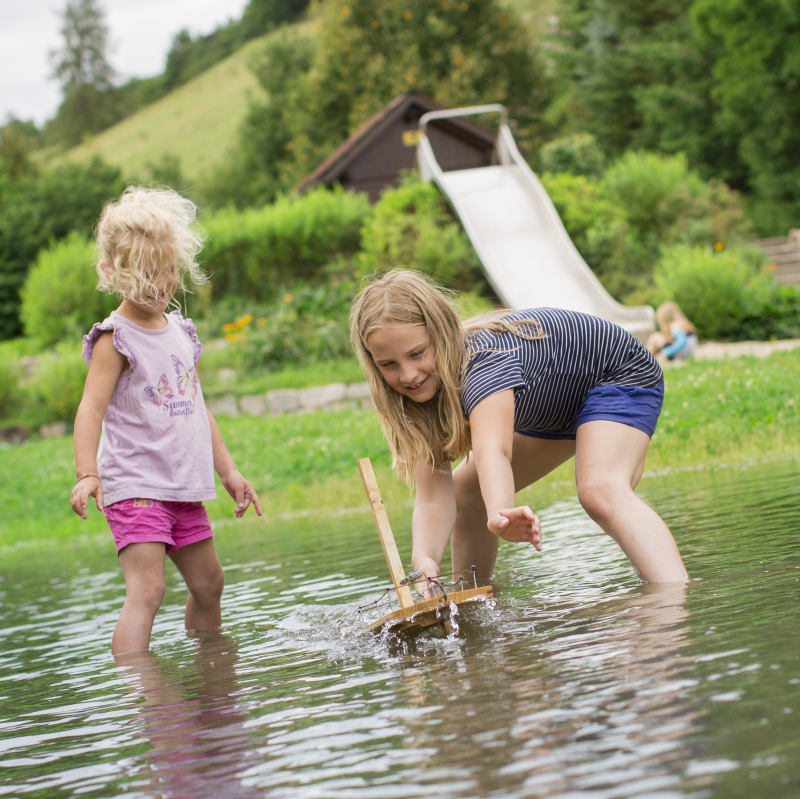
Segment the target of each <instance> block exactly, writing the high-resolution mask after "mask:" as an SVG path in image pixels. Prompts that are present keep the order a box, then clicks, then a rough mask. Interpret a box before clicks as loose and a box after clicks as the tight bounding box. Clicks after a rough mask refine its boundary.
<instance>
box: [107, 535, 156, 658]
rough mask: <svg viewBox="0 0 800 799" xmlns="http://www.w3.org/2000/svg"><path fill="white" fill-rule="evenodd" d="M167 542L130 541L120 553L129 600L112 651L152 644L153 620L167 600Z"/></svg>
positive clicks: (126, 593)
mask: <svg viewBox="0 0 800 799" xmlns="http://www.w3.org/2000/svg"><path fill="white" fill-rule="evenodd" d="M165 549H166V547H165V546H164V544H160V543H157V542H147V543H142V544H129V545H128V546H126V547H125V548H124V549H123V550H122V551H121V552H120V553H119V562H120V564H121V565H122V574H123V575H124V577H125V604H124V605H123V606H122V612H121V613H120V614H119V619H118V621H117V626H116V627H115V628H114V637H113V638H112V639H111V654H112V655H122V654H125V653H128V652H141V651H142V650H145V649H148V648H149V647H150V633H151V632H152V630H153V620H154V619H155V617H156V613H157V612H158V609H159V608H160V607H161V603H162V602H163V601H164V591H165V587H164V551H165Z"/></svg>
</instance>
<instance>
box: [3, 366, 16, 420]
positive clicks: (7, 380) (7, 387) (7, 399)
mask: <svg viewBox="0 0 800 799" xmlns="http://www.w3.org/2000/svg"><path fill="white" fill-rule="evenodd" d="M18 380H19V368H18V366H17V359H16V358H15V357H13V355H12V354H11V353H9V352H4V351H0V419H7V418H8V417H9V416H11V414H12V413H14V412H15V411H16V409H17V406H18V404H19V393H20V392H19V386H18V383H17V381H18Z"/></svg>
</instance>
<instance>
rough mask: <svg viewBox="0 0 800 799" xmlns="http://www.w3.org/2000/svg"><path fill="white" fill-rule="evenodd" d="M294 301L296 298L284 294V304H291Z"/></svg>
mask: <svg viewBox="0 0 800 799" xmlns="http://www.w3.org/2000/svg"><path fill="white" fill-rule="evenodd" d="M293 299H294V297H292V295H291V294H284V295H283V301H284V302H291V301H292V300H293Z"/></svg>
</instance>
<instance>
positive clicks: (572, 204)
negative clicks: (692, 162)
mask: <svg viewBox="0 0 800 799" xmlns="http://www.w3.org/2000/svg"><path fill="white" fill-rule="evenodd" d="M542 183H543V185H544V187H545V188H546V189H547V191H548V193H549V194H550V196H551V198H552V200H553V202H554V204H555V206H556V208H557V210H558V212H559V214H560V215H561V218H562V220H563V222H564V226H565V227H566V228H567V231H568V232H569V234H570V236H571V237H572V240H573V241H574V242H575V246H576V247H577V248H578V250H579V252H580V253H581V255H583V257H584V258H585V259H586V261H587V263H588V264H589V266H591V267H592V269H593V270H594V271H595V272H596V274H597V275H598V276H599V277H600V279H601V280H602V281H603V284H604V285H605V287H606V289H608V291H609V292H610V293H611V294H612V295H613V296H615V297H616V298H617V299H619V300H626V299H628V300H629V301H637V302H639V301H642V299H643V296H644V294H645V293H646V292H647V291H648V290H649V289H648V287H649V284H650V279H651V276H652V273H653V269H654V268H655V265H656V264H657V263H658V260H659V258H660V255H661V248H662V247H665V246H671V245H673V244H685V245H689V246H692V245H697V246H705V247H712V246H714V245H716V244H718V243H720V244H723V245H725V246H728V245H730V244H732V243H733V244H735V243H736V242H737V241H739V240H740V239H741V237H742V235H744V234H745V233H746V231H747V226H746V223H745V219H744V213H743V211H742V207H741V203H740V202H739V197H738V195H737V194H736V193H735V192H732V191H731V190H730V189H729V188H728V187H727V186H725V184H724V183H719V182H716V181H708V182H707V181H704V180H702V179H701V178H700V176H699V175H698V174H697V172H694V171H692V170H690V169H689V168H688V167H687V164H686V159H685V158H684V157H683V156H680V155H678V156H664V155H659V154H657V153H636V152H629V153H626V154H625V155H624V156H622V158H620V159H618V160H617V161H616V162H615V163H613V164H612V165H611V166H610V167H609V169H608V170H607V171H606V172H605V174H604V175H603V176H602V177H601V178H599V179H593V178H587V177H582V176H576V175H570V174H568V173H566V172H562V173H560V174H555V175H552V174H545V175H542Z"/></svg>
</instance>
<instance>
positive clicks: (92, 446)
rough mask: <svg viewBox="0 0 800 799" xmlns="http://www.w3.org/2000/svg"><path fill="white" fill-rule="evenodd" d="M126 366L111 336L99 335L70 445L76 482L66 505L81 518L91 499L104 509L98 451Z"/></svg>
mask: <svg viewBox="0 0 800 799" xmlns="http://www.w3.org/2000/svg"><path fill="white" fill-rule="evenodd" d="M127 363H128V361H127V360H126V358H125V356H124V355H122V354H121V353H120V352H118V351H117V350H116V349H114V340H113V334H112V333H111V332H110V331H109V332H106V333H102V334H101V335H100V337H99V338H98V339H97V341H96V342H95V345H94V349H93V350H92V365H91V366H90V367H89V374H88V376H87V378H86V385H85V386H84V388H83V399H81V404H80V405H79V406H78V413H77V414H76V416H75V432H74V435H73V446H74V449H75V476H76V478H77V480H78V482H77V483H76V484H75V487H74V488H73V489H72V493H71V494H70V497H69V504H70V505H71V506H72V510H74V511H75V513H77V514H78V516H80V517H81V518H82V519H85V518H86V508H87V506H88V504H89V497H94V501H95V504H96V505H97V510H102V509H103V484H102V483H101V482H100V478H99V477H98V476H97V448H98V446H99V444H100V430H101V428H102V425H103V417H104V416H105V415H106V409H107V408H108V403H109V402H110V400H111V395H112V394H113V393H114V388H115V386H116V385H117V380H119V376H120V375H121V374H122V370H123V369H124V368H125V366H126V365H127Z"/></svg>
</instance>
